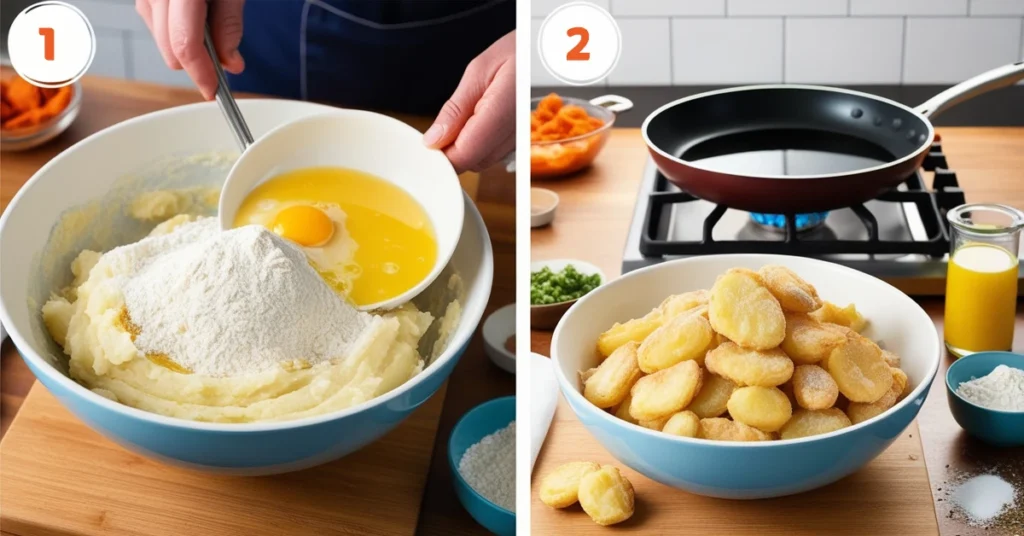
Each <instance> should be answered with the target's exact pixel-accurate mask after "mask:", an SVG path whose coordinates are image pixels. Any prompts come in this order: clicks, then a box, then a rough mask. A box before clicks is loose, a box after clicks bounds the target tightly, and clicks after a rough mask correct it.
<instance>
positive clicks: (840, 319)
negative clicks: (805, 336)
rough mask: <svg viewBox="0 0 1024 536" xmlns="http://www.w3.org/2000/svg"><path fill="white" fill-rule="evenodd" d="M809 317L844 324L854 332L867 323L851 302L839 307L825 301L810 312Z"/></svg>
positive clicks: (862, 328)
mask: <svg viewBox="0 0 1024 536" xmlns="http://www.w3.org/2000/svg"><path fill="white" fill-rule="evenodd" d="M811 318H813V319H815V320H817V321H818V322H822V323H829V324H839V325H840V326H846V327H848V328H850V329H852V330H854V331H856V332H861V331H864V328H865V327H867V325H868V321H867V320H865V319H864V317H863V316H861V314H860V313H859V312H858V311H857V306H855V305H854V304H852V303H851V304H850V305H847V306H846V307H839V306H838V305H836V304H834V303H832V302H830V301H826V302H825V303H823V304H822V306H821V308H820V309H818V310H816V311H812V312H811Z"/></svg>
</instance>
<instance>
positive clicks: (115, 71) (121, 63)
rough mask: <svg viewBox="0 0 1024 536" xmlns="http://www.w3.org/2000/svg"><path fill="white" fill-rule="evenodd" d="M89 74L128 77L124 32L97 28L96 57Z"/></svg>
mask: <svg viewBox="0 0 1024 536" xmlns="http://www.w3.org/2000/svg"><path fill="white" fill-rule="evenodd" d="M89 74H95V75H99V76H110V77H114V78H127V77H128V64H127V60H126V56H125V47H124V32H119V31H113V30H103V29H101V28H96V56H94V57H93V60H92V65H90V66H89Z"/></svg>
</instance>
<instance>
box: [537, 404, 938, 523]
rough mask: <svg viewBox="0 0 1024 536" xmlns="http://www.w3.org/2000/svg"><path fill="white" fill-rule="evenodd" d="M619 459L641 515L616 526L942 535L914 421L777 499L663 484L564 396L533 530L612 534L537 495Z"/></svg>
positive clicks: (540, 470)
mask: <svg viewBox="0 0 1024 536" xmlns="http://www.w3.org/2000/svg"><path fill="white" fill-rule="evenodd" d="M583 460H585V461H592V462H597V463H600V464H610V465H614V466H616V467H618V468H619V470H621V471H622V473H623V474H624V475H625V476H626V478H628V479H629V481H630V482H632V484H633V488H634V491H635V493H636V513H635V514H634V515H633V517H632V518H630V519H629V520H628V521H626V522H624V523H621V524H619V525H615V530H616V531H620V532H642V533H644V534H729V535H742V534H750V535H756V536H768V535H774V534H778V535H785V536H797V535H804V534H806V535H820V534H830V535H844V534H849V535H851V536H854V535H856V536H863V535H866V534H893V535H899V536H914V535H919V534H920V535H925V534H927V535H935V534H938V530H939V529H938V525H937V524H936V519H935V511H934V509H933V508H932V494H931V490H930V489H929V486H928V473H927V471H926V470H925V466H924V455H923V454H922V452H921V442H920V440H919V439H918V434H917V424H916V423H914V424H912V425H911V426H910V427H909V428H908V429H907V430H906V431H905V432H904V433H903V435H901V436H900V437H899V439H897V440H896V442H895V443H893V445H892V446H891V447H889V448H888V449H887V450H886V451H885V452H884V453H883V454H882V455H881V456H879V457H878V458H876V459H875V460H874V461H872V462H871V463H870V464H869V465H868V466H867V467H866V468H864V469H862V470H861V471H858V472H857V473H855V474H854V475H852V476H850V477H847V478H845V479H843V480H840V481H839V482H837V483H835V484H832V485H830V486H827V487H825V488H822V489H819V490H815V491H811V492H808V493H803V494H800V495H796V496H792V497H783V498H780V499H766V500H758V501H732V500H726V499H711V498H708V497H701V496H699V495H693V494H690V493H687V492H685V491H680V490H677V489H674V488H670V487H668V486H665V485H663V484H659V483H657V482H655V481H653V480H650V479H649V478H646V477H644V476H643V475H641V474H640V473H637V472H636V471H634V470H632V469H630V468H628V467H626V466H624V465H623V464H622V463H621V462H619V461H617V460H616V459H615V458H613V457H612V455H611V454H609V453H608V452H607V451H606V450H605V449H604V447H602V446H601V444H600V443H598V442H597V440H595V439H594V438H593V436H591V435H590V433H589V432H587V430H586V429H585V428H584V427H583V424H581V423H580V422H579V420H577V419H576V416H575V415H574V414H573V412H572V409H570V408H569V405H568V404H566V402H565V401H564V400H562V399H561V397H559V404H558V409H557V410H556V411H555V418H554V420H553V421H552V423H551V430H550V432H549V433H548V438H547V440H546V441H545V443H544V448H543V449H542V450H541V453H540V456H539V457H538V459H537V465H536V467H535V468H534V472H533V481H532V484H531V487H532V489H531V501H530V515H531V518H530V525H531V527H532V531H531V534H533V535H534V536H539V535H543V534H573V535H577V534H607V531H608V528H606V527H601V526H599V525H597V524H595V523H594V522H593V521H591V520H590V518H589V517H587V514H586V513H584V512H583V510H582V509H581V508H580V507H579V505H578V504H576V505H574V506H572V507H570V508H566V509H564V510H555V509H553V508H549V507H547V506H545V505H544V504H543V503H542V502H540V500H539V499H538V498H537V497H538V495H537V493H538V490H539V487H540V481H541V480H542V478H543V477H544V475H546V474H547V473H548V472H549V471H552V470H554V469H555V468H556V467H558V466H559V465H561V464H563V463H567V462H571V461H583Z"/></svg>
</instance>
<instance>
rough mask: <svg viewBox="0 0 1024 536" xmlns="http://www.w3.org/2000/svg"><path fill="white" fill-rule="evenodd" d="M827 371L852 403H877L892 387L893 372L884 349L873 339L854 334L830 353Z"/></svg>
mask: <svg viewBox="0 0 1024 536" xmlns="http://www.w3.org/2000/svg"><path fill="white" fill-rule="evenodd" d="M828 372H829V374H831V375H832V379H834V380H835V381H836V384H837V385H839V392H841V393H843V395H845V396H846V398H848V399H850V402H868V403H870V402H874V401H876V400H878V399H879V398H882V395H884V394H885V393H886V391H888V390H889V388H890V387H892V382H893V379H892V371H891V370H890V369H889V365H886V364H885V360H884V359H882V350H881V348H879V347H878V345H877V344H875V343H874V342H872V341H871V340H870V339H868V338H866V337H863V336H861V335H858V334H856V333H851V334H850V335H849V336H847V338H846V344H843V345H842V346H840V347H839V348H836V349H835V350H832V353H831V354H829V356H828Z"/></svg>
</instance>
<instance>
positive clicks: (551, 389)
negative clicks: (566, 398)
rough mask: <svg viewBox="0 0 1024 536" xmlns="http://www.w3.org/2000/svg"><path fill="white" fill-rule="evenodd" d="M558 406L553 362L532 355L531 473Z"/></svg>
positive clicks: (534, 354) (540, 356) (538, 355)
mask: <svg viewBox="0 0 1024 536" xmlns="http://www.w3.org/2000/svg"><path fill="white" fill-rule="evenodd" d="M557 405H558V382H557V380H555V369H554V367H553V366H552V365H551V360H550V359H548V358H546V357H544V356H542V355H540V354H536V353H532V352H531V353H530V455H531V456H532V457H531V458H530V472H533V466H534V464H536V463H537V455H538V454H540V448H541V447H542V446H544V439H545V438H547V436H548V429H550V428H551V419H552V418H554V416H555V406H557Z"/></svg>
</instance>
